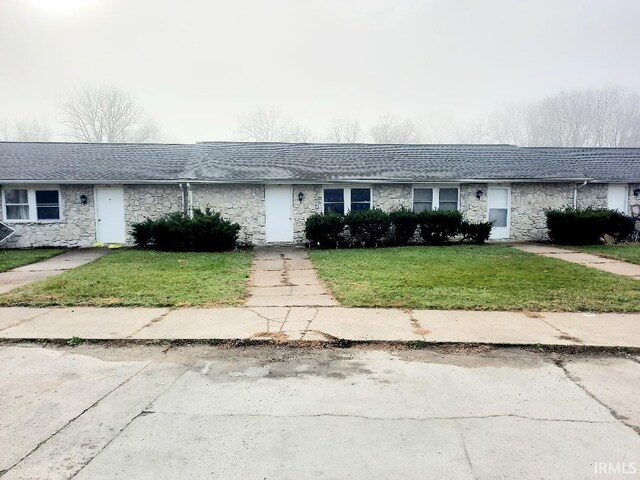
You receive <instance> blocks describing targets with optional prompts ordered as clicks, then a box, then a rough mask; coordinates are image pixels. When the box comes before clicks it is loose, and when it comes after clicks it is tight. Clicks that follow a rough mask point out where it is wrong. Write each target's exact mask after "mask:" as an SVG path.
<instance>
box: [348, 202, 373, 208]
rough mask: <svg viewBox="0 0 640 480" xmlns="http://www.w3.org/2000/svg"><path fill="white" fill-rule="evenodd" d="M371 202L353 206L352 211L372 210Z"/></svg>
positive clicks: (358, 203) (353, 204) (357, 203)
mask: <svg viewBox="0 0 640 480" xmlns="http://www.w3.org/2000/svg"><path fill="white" fill-rule="evenodd" d="M370 209H371V202H356V203H352V204H351V210H370Z"/></svg>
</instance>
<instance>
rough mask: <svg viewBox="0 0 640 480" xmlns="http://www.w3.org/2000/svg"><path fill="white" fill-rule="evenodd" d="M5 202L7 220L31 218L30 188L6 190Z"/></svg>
mask: <svg viewBox="0 0 640 480" xmlns="http://www.w3.org/2000/svg"><path fill="white" fill-rule="evenodd" d="M4 204H5V218H6V219H7V220H29V190H23V189H15V190H5V191H4Z"/></svg>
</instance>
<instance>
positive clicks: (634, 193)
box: [633, 188, 640, 198]
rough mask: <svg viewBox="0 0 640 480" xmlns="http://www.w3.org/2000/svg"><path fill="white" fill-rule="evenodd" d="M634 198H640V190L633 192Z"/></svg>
mask: <svg viewBox="0 0 640 480" xmlns="http://www.w3.org/2000/svg"><path fill="white" fill-rule="evenodd" d="M633 196H634V197H636V198H638V197H640V188H636V189H635V190H634V191H633Z"/></svg>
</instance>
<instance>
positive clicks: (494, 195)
mask: <svg viewBox="0 0 640 480" xmlns="http://www.w3.org/2000/svg"><path fill="white" fill-rule="evenodd" d="M487 200H488V203H489V221H490V222H493V228H492V229H491V238H493V239H501V238H509V226H510V225H511V188H509V187H489V189H488V192H487Z"/></svg>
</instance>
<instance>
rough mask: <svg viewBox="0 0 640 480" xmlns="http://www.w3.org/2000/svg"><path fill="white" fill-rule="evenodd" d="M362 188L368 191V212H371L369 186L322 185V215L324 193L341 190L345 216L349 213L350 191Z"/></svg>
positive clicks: (371, 200)
mask: <svg viewBox="0 0 640 480" xmlns="http://www.w3.org/2000/svg"><path fill="white" fill-rule="evenodd" d="M352 188H362V189H367V190H369V210H373V208H374V206H373V188H371V185H323V186H322V207H321V208H322V213H324V203H325V201H324V191H325V190H327V189H329V190H338V189H342V190H343V192H344V214H345V215H346V214H347V213H349V212H350V211H351V189H352Z"/></svg>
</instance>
